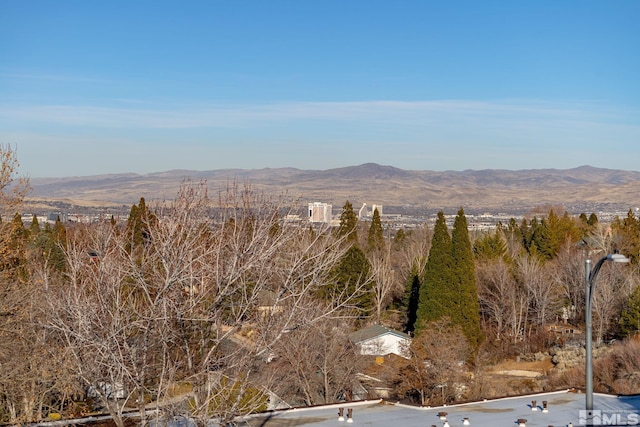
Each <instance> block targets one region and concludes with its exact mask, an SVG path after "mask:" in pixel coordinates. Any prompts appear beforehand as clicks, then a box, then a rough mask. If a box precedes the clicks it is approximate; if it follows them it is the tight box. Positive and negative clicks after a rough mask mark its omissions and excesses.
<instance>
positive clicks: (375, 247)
mask: <svg viewBox="0 0 640 427" xmlns="http://www.w3.org/2000/svg"><path fill="white" fill-rule="evenodd" d="M382 249H384V231H383V229H382V221H381V220H380V213H379V212H378V209H377V208H376V209H374V210H373V217H372V218H371V225H370V226H369V234H368V236H367V251H370V252H371V251H380V250H382Z"/></svg>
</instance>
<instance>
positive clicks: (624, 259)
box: [607, 254, 631, 262]
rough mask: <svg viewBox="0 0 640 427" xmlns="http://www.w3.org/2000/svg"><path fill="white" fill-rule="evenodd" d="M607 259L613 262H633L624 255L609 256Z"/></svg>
mask: <svg viewBox="0 0 640 427" xmlns="http://www.w3.org/2000/svg"><path fill="white" fill-rule="evenodd" d="M607 259H608V260H609V261H611V262H630V261H631V260H630V259H629V258H627V257H626V256H624V255H622V254H609V255H607Z"/></svg>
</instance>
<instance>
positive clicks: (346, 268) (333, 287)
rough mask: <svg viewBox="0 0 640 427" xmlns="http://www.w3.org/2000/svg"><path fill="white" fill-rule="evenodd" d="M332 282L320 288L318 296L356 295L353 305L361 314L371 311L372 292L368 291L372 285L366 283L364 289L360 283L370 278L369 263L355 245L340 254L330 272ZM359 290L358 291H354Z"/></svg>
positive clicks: (330, 298)
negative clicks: (338, 260)
mask: <svg viewBox="0 0 640 427" xmlns="http://www.w3.org/2000/svg"><path fill="white" fill-rule="evenodd" d="M332 273H333V274H332V276H333V281H332V284H328V285H327V286H325V287H324V288H322V289H321V290H320V296H321V297H323V298H324V299H326V300H328V301H331V300H332V299H334V296H335V295H340V294H344V295H354V294H357V295H356V298H355V300H354V303H355V305H356V306H357V308H358V309H360V310H361V313H362V315H364V316H366V315H368V314H370V313H371V310H372V308H373V294H372V293H371V292H370V290H371V288H372V287H373V286H372V285H373V284H372V283H368V284H367V286H366V287H365V289H362V286H361V285H362V284H363V283H366V282H368V281H369V280H370V277H371V264H370V263H369V260H368V259H367V256H366V255H365V253H364V252H363V251H362V249H360V248H359V247H357V246H355V245H354V246H351V247H350V248H349V249H348V250H347V252H345V254H344V255H343V256H342V258H341V259H340V262H339V263H338V265H337V266H336V267H335V268H334V269H333V272H332ZM357 290H359V292H356V291H357Z"/></svg>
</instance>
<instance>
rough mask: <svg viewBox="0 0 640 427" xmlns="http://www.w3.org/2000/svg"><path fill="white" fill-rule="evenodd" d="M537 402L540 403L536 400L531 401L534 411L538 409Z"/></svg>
mask: <svg viewBox="0 0 640 427" xmlns="http://www.w3.org/2000/svg"><path fill="white" fill-rule="evenodd" d="M536 403H538V402H536V401H535V400H532V401H531V410H532V411H537V410H538V406H537V405H536Z"/></svg>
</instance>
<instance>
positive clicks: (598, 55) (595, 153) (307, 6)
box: [0, 0, 640, 177]
mask: <svg viewBox="0 0 640 427" xmlns="http://www.w3.org/2000/svg"><path fill="white" fill-rule="evenodd" d="M639 15H640V2H637V1H632V0H629V1H612V2H599V1H580V2H578V1H567V2H554V1H537V2H503V1H486V2H475V1H460V2H455V3H452V2H429V1H417V0H416V1H407V2H402V3H392V2H382V1H375V0H373V1H366V2H365V1H351V2H344V1H337V0H328V1H323V2H296V1H284V0H274V1H270V2H258V1H253V2H251V1H250V2H244V3H238V2H222V1H220V2H195V1H186V2H168V1H158V2H156V1H136V2H124V1H120V0H114V1H112V2H85V1H79V0H69V1H65V2H62V3H54V2H47V1H25V2H3V3H1V4H0V143H2V144H11V145H12V146H15V147H16V148H17V152H18V158H19V160H20V163H21V172H22V173H23V174H26V175H28V176H32V177H56V176H77V175H96V174H110V173H127V172H134V173H141V174H143V173H149V172H160V171H167V170H172V169H189V170H213V169H226V168H241V169H260V168H268V167H270V168H278V167H295V168H299V169H316V170H325V169H331V168H336V167H344V166H353V165H359V164H363V163H369V162H372V163H378V164H382V165H391V166H395V167H398V168H402V169H408V170H465V169H476V170H478V169H512V170H513V169H545V168H556V169H570V168H574V167H578V166H581V165H592V166H595V167H602V168H610V169H623V170H635V171H638V170H640V166H639V165H638V160H640V85H639V84H638V83H639V77H638V76H640V58H639V57H638V55H636V54H635V52H636V51H637V50H638V46H639V45H640V26H638V25H637V22H636V21H637V16H639Z"/></svg>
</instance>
